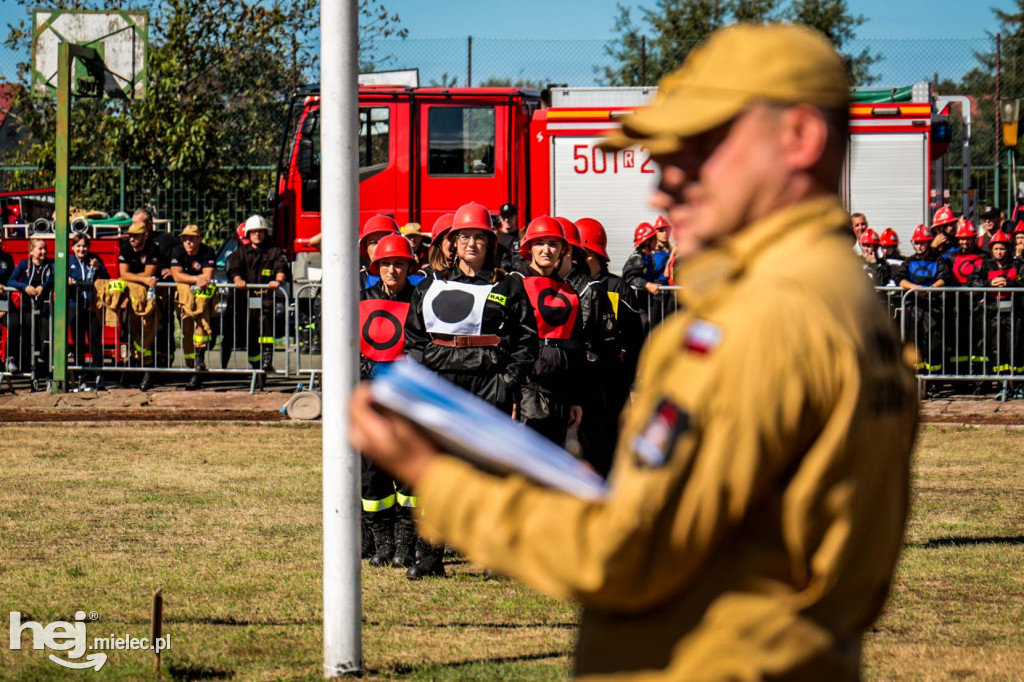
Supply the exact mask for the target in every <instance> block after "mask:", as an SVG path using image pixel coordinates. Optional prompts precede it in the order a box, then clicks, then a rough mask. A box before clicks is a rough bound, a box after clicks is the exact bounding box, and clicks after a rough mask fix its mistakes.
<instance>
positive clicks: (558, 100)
mask: <svg viewBox="0 0 1024 682" xmlns="http://www.w3.org/2000/svg"><path fill="white" fill-rule="evenodd" d="M657 92H658V88H657V87H655V86H652V85H649V86H646V87H626V88H596V87H595V88H559V87H555V88H551V106H553V107H570V108H575V107H640V106H645V105H647V104H650V103H651V99H652V98H653V97H654V95H655V93H657Z"/></svg>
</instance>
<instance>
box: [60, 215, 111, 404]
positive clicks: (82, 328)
mask: <svg viewBox="0 0 1024 682" xmlns="http://www.w3.org/2000/svg"><path fill="white" fill-rule="evenodd" d="M89 244H90V239H89V235H87V234H85V233H83V232H80V233H78V234H75V235H73V236H72V237H71V257H70V258H69V259H68V287H69V290H68V328H69V329H70V333H71V339H72V345H71V356H72V359H73V360H74V364H76V365H86V364H88V361H87V360H86V353H87V352H88V354H89V357H90V358H91V360H92V364H93V365H94V366H96V367H103V325H102V323H101V318H100V316H99V315H98V314H97V310H96V305H95V298H96V294H95V292H94V291H93V286H94V284H95V282H96V280H99V279H110V274H109V273H108V272H107V267H106V266H105V265H104V264H103V261H102V260H101V259H100V257H99V256H97V255H96V254H94V253H92V252H91V251H90V250H89ZM90 381H91V382H92V384H90ZM93 387H95V388H96V389H97V390H99V389H102V388H103V375H102V374H101V373H100V372H99V371H97V372H96V373H95V374H94V375H92V376H90V375H89V373H87V372H86V373H83V375H82V381H81V384H80V389H82V390H89V389H91V388H93Z"/></svg>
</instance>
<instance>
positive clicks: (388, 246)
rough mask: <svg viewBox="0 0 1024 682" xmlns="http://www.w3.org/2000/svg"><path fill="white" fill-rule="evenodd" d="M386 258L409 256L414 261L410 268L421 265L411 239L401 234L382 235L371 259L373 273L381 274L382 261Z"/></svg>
mask: <svg viewBox="0 0 1024 682" xmlns="http://www.w3.org/2000/svg"><path fill="white" fill-rule="evenodd" d="M385 258H407V259H408V260H410V261H412V262H411V264H410V266H409V267H410V268H413V267H415V266H417V265H419V261H418V260H416V256H415V255H414V254H413V252H412V245H411V244H409V240H408V239H406V238H405V237H403V236H402V235H400V234H389V235H387V236H386V237H381V240H380V241H379V242H377V250H376V251H374V252H373V260H372V261H370V274H371V275H379V274H380V261H382V260H384V259H385Z"/></svg>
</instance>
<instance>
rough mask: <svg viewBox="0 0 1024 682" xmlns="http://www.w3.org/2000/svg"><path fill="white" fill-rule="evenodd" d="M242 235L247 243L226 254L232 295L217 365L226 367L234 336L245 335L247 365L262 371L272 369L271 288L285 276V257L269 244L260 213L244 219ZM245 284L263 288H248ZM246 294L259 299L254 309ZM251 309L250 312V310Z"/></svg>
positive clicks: (275, 287)
mask: <svg viewBox="0 0 1024 682" xmlns="http://www.w3.org/2000/svg"><path fill="white" fill-rule="evenodd" d="M245 236H246V237H248V238H249V241H250V244H249V246H244V247H239V248H238V249H237V250H236V251H234V252H232V254H231V255H230V256H228V262H227V277H228V281H229V282H232V283H233V284H234V285H235V291H234V292H233V293H234V295H233V296H232V297H231V299H230V300H229V301H228V308H229V309H228V310H227V311H226V312H225V315H224V321H225V325H227V326H226V328H225V329H224V330H223V332H222V333H223V335H224V340H223V342H222V346H221V360H220V361H221V368H222V369H224V368H227V364H228V360H229V358H230V355H231V352H232V350H233V349H234V347H235V343H236V341H237V340H240V338H241V335H242V334H244V335H245V338H246V359H247V360H248V361H249V367H250V368H251V369H253V370H262V371H263V372H266V373H270V372H274V371H275V370H274V337H275V335H276V332H278V331H280V332H283V331H284V330H283V329H282V330H276V329H275V324H274V322H275V320H274V307H275V306H274V302H275V292H276V291H277V289H278V288H279V287H280V286H281V285H282V284H284V283H285V280H286V279H287V278H288V261H287V259H286V258H285V255H284V251H282V250H281V249H280V247H277V246H273V245H271V244H270V242H269V241H268V240H269V237H270V223H269V222H267V219H266V218H264V217H263V216H261V215H254V216H251V217H249V219H248V220H246V221H245ZM249 285H257V286H260V287H262V286H264V285H265V288H260V289H256V290H253V291H248V290H247V287H248V286H249ZM249 296H258V297H260V299H262V302H261V304H260V308H259V309H258V310H253V311H250V310H249V305H248V298H249ZM250 313H253V314H250Z"/></svg>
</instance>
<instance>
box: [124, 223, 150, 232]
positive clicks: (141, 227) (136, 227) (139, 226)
mask: <svg viewBox="0 0 1024 682" xmlns="http://www.w3.org/2000/svg"><path fill="white" fill-rule="evenodd" d="M147 232H149V230H147V229H146V223H140V222H134V223H132V226H131V227H129V228H128V234H146V233H147Z"/></svg>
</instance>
